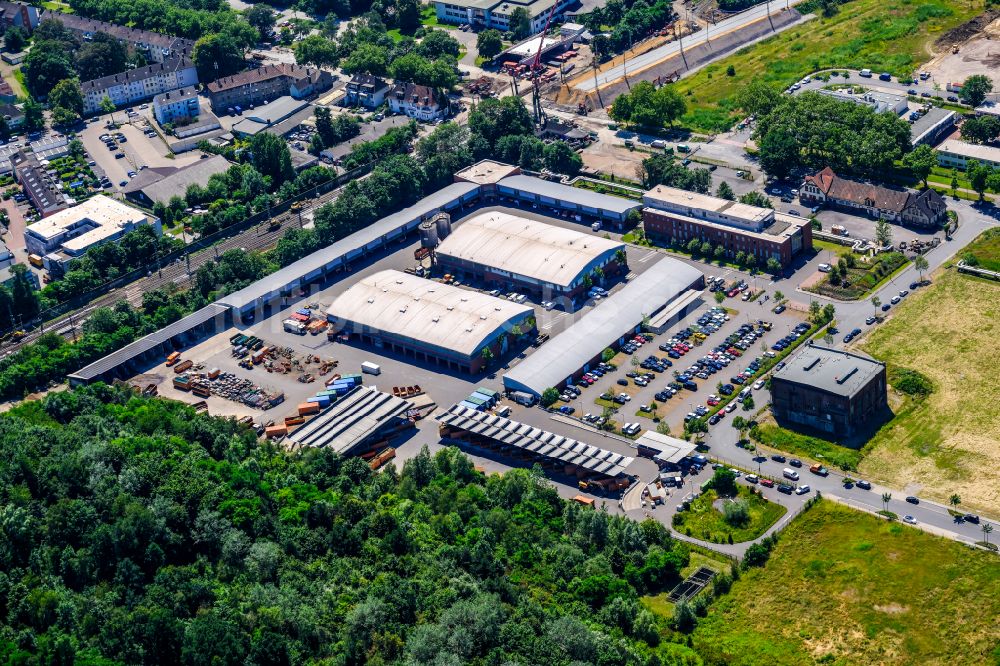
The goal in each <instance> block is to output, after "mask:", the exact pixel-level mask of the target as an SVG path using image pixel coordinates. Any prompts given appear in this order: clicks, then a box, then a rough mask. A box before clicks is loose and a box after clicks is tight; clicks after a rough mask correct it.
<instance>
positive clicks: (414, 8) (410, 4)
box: [394, 0, 420, 35]
mask: <svg viewBox="0 0 1000 666" xmlns="http://www.w3.org/2000/svg"><path fill="white" fill-rule="evenodd" d="M394 4H395V9H396V27H397V28H399V31H400V32H402V33H403V34H406V35H412V34H413V33H414V32H416V30H417V28H418V27H420V2H419V0H395V3H394Z"/></svg>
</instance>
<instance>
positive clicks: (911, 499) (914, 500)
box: [906, 495, 920, 504]
mask: <svg viewBox="0 0 1000 666" xmlns="http://www.w3.org/2000/svg"><path fill="white" fill-rule="evenodd" d="M906 501H907V502H908V503H910V504H920V500H919V499H918V498H916V497H914V496H913V495H910V496H909V497H907V498H906Z"/></svg>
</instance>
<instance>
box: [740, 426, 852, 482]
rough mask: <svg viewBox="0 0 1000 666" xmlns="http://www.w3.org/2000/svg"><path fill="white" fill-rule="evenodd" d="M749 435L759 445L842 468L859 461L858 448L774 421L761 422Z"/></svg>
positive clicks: (849, 467)
mask: <svg viewBox="0 0 1000 666" xmlns="http://www.w3.org/2000/svg"><path fill="white" fill-rule="evenodd" d="M750 437H751V439H752V440H753V441H754V442H756V443H757V444H759V445H761V446H766V447H769V448H772V449H777V450H779V451H784V452H785V453H791V454H792V455H794V456H799V457H802V458H808V459H810V460H815V461H817V462H821V463H823V464H824V465H827V466H833V467H839V468H840V469H844V470H854V469H857V468H858V464H859V463H860V462H861V452H860V451H858V450H855V449H848V448H846V447H843V446H840V445H838V444H835V443H834V442H830V441H827V440H825V439H820V438H819V437H810V436H809V435H803V434H800V433H797V432H793V431H791V430H788V429H786V428H782V427H780V426H778V425H777V424H775V423H766V422H765V423H761V424H760V425H758V426H757V427H756V428H754V429H753V430H752V431H751V432H750Z"/></svg>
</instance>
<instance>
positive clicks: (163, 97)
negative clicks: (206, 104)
mask: <svg viewBox="0 0 1000 666" xmlns="http://www.w3.org/2000/svg"><path fill="white" fill-rule="evenodd" d="M200 112H201V107H200V106H199V104H198V91H197V90H195V88H194V86H188V87H186V88H179V89H177V90H168V91H167V92H165V93H160V94H159V95H157V96H156V97H154V98H153V115H154V116H155V117H156V122H158V123H160V124H161V125H166V124H167V123H172V122H174V121H176V120H178V119H185V120H186V119H189V118H197V117H198V115H199V113H200Z"/></svg>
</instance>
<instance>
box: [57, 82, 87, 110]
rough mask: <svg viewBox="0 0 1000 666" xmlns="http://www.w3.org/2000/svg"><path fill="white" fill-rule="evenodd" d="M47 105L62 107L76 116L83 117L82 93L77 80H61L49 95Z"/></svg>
mask: <svg viewBox="0 0 1000 666" xmlns="http://www.w3.org/2000/svg"><path fill="white" fill-rule="evenodd" d="M49 105H50V106H52V107H53V108H55V107H62V108H63V109H67V110H69V111H72V112H73V113H75V114H76V115H77V116H80V115H83V91H82V90H80V82H79V81H78V80H77V79H63V80H62V81H60V82H59V83H57V84H56V87H55V88H53V89H52V92H51V93H49Z"/></svg>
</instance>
